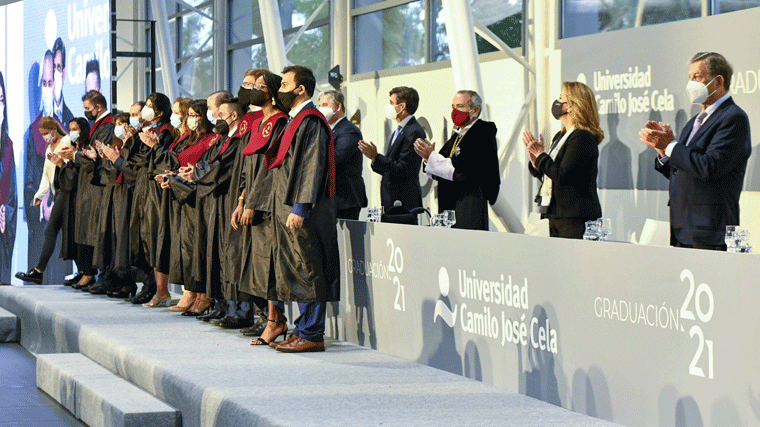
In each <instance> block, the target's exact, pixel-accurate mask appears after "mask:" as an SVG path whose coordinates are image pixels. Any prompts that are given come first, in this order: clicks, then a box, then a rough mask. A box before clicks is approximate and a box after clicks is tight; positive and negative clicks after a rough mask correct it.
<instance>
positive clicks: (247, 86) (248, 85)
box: [240, 82, 254, 89]
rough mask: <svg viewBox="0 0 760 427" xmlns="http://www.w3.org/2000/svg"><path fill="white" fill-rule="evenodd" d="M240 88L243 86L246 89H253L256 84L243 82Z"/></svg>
mask: <svg viewBox="0 0 760 427" xmlns="http://www.w3.org/2000/svg"><path fill="white" fill-rule="evenodd" d="M240 86H243V87H244V88H246V89H250V88H252V87H253V86H254V84H253V83H251V82H243V84H242V85H240Z"/></svg>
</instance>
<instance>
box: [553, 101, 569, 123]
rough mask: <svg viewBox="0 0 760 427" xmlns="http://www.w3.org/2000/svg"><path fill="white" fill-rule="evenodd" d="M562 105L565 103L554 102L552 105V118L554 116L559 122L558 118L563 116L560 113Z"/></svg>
mask: <svg viewBox="0 0 760 427" xmlns="http://www.w3.org/2000/svg"><path fill="white" fill-rule="evenodd" d="M563 104H566V103H565V102H559V100H555V101H554V103H552V116H554V118H555V119H557V120H559V118H560V117H562V116H563V115H564V114H565V113H563V112H562V105H563Z"/></svg>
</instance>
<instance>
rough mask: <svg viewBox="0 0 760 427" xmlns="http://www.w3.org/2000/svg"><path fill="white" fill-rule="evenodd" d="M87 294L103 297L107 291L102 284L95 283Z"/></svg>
mask: <svg viewBox="0 0 760 427" xmlns="http://www.w3.org/2000/svg"><path fill="white" fill-rule="evenodd" d="M87 292H89V293H91V294H93V295H105V294H106V292H108V291H107V289H106V286H105V285H104V284H102V283H96V284H94V285H92V286H90V287H89V288H88V289H87Z"/></svg>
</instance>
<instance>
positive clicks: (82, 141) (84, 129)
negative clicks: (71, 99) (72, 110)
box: [69, 117, 90, 150]
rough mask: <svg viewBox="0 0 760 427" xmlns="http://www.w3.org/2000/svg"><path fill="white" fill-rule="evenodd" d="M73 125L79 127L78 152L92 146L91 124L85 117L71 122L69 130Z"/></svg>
mask: <svg viewBox="0 0 760 427" xmlns="http://www.w3.org/2000/svg"><path fill="white" fill-rule="evenodd" d="M72 123H76V124H78V125H79V141H77V150H81V149H83V148H84V147H86V146H88V145H90V122H88V121H87V119H85V118H84V117H76V118H74V119H71V120H70V121H69V128H71V124H72Z"/></svg>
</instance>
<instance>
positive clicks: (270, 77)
mask: <svg viewBox="0 0 760 427" xmlns="http://www.w3.org/2000/svg"><path fill="white" fill-rule="evenodd" d="M262 77H263V78H264V83H265V84H266V85H267V89H268V90H269V95H271V96H272V100H273V101H274V103H273V104H274V107H275V108H277V109H278V110H280V111H288V110H289V108H288V107H286V106H285V105H284V104H283V103H282V101H280V96H279V91H280V84H281V83H282V77H280V76H278V75H277V74H274V73H266V74H264V75H263V76H262Z"/></svg>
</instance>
